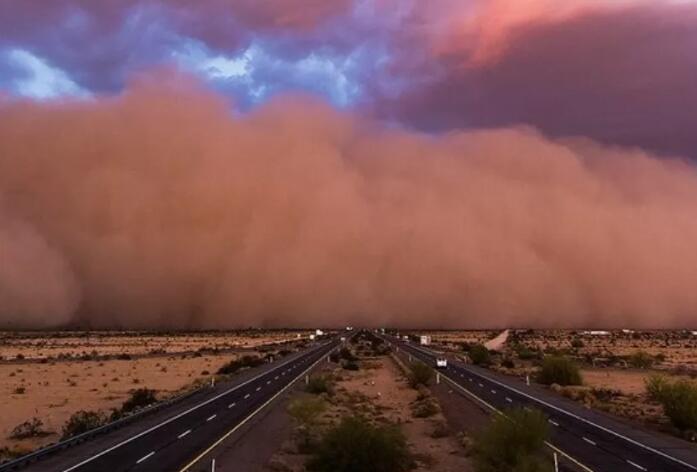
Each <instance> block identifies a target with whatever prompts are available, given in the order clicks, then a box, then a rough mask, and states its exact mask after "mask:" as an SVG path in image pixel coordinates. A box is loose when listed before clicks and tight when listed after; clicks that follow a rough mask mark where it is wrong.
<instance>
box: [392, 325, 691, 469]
mask: <svg viewBox="0 0 697 472" xmlns="http://www.w3.org/2000/svg"><path fill="white" fill-rule="evenodd" d="M385 338H386V339H387V341H388V342H390V343H392V344H394V345H396V346H398V347H399V348H400V349H403V350H404V351H405V352H408V353H409V354H411V355H412V356H413V357H416V358H418V359H420V360H422V361H424V362H426V363H427V364H428V365H432V366H435V359H436V357H440V356H439V354H438V353H436V352H434V351H432V350H430V349H426V348H424V347H423V346H417V345H414V344H413V343H411V342H404V341H402V340H399V339H397V338H394V337H391V336H385ZM441 356H442V355H441ZM440 370H441V373H442V374H443V376H445V377H446V378H447V379H449V380H451V381H452V382H453V383H455V384H456V385H457V386H459V388H461V389H463V390H466V391H467V393H468V394H469V395H472V396H475V397H476V398H477V399H479V400H480V401H482V402H484V403H486V404H487V406H489V407H490V408H492V409H496V410H504V409H506V408H512V407H520V408H536V409H539V410H542V411H543V412H544V413H545V414H546V415H547V416H548V418H549V423H550V426H551V443H552V444H553V445H554V446H555V447H557V448H559V449H560V450H561V451H563V452H564V453H566V454H568V455H569V456H571V457H572V458H574V459H576V460H577V461H578V462H579V463H581V464H582V465H583V466H585V467H586V469H587V470H592V471H594V472H640V471H650V472H695V471H697V452H696V450H695V449H694V448H693V447H691V445H689V444H687V443H685V442H684V441H681V440H679V439H676V438H672V437H668V436H665V435H662V434H660V433H652V432H648V431H643V430H638V429H635V428H632V427H631V426H628V425H626V424H624V423H621V422H620V421H617V420H615V419H613V418H611V417H610V416H609V415H605V414H603V413H601V412H598V411H594V410H589V409H587V408H584V407H582V406H581V405H578V404H576V403H573V402H571V401H569V400H566V399H563V398H559V397H558V396H557V395H555V394H554V393H551V392H548V391H544V390H542V389H540V388H539V387H536V386H527V385H526V384H525V382H521V381H519V380H517V379H513V378H510V377H507V376H503V375H501V374H497V373H494V372H491V371H489V370H486V369H481V368H478V367H476V366H472V365H469V364H465V363H462V362H457V361H452V360H448V367H447V368H445V369H440Z"/></svg>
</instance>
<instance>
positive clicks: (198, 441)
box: [23, 339, 339, 472]
mask: <svg viewBox="0 0 697 472" xmlns="http://www.w3.org/2000/svg"><path fill="white" fill-rule="evenodd" d="M338 345H339V341H338V340H336V339H333V340H331V341H328V342H325V343H323V344H321V345H318V346H313V347H312V348H310V349H308V350H307V351H305V352H303V353H301V354H300V355H297V356H294V357H293V358H291V359H287V360H281V361H277V362H276V363H273V364H269V365H268V366H265V368H263V369H262V370H261V372H259V373H258V374H257V375H255V376H253V377H251V378H249V379H247V380H246V381H244V382H243V383H240V384H237V385H235V386H233V387H231V388H227V389H225V390H223V391H220V390H216V391H215V392H214V393H213V392H212V393H210V394H209V395H207V396H205V397H197V399H196V402H195V403H193V404H192V402H183V404H182V405H180V406H175V407H174V408H175V409H174V410H169V412H168V413H167V415H166V416H164V417H161V418H160V420H159V421H158V422H157V423H155V424H148V421H147V419H145V418H144V419H143V421H142V422H143V427H142V428H140V429H137V428H136V429H135V431H133V432H132V434H131V435H129V436H128V437H125V438H121V437H120V438H119V440H118V442H116V441H111V442H110V441H108V440H105V439H103V438H102V439H101V444H104V446H103V449H98V450H95V448H94V447H92V448H86V450H85V451H83V452H81V451H80V447H76V448H70V449H66V450H65V451H63V452H59V453H57V454H56V455H54V456H51V457H50V458H47V459H46V460H45V461H40V462H37V463H36V464H35V465H34V466H31V467H28V468H25V469H23V470H34V469H36V470H41V471H44V470H52V471H54V470H55V471H58V472H61V471H62V472H73V471H75V472H104V471H109V472H125V471H148V472H158V471H162V472H172V471H179V470H181V469H182V468H183V467H184V466H185V465H187V464H188V463H190V461H191V460H192V459H194V458H195V457H196V456H197V455H198V454H200V453H201V452H202V451H204V450H205V449H206V448H208V447H209V446H210V445H212V444H213V443H215V442H216V441H218V440H219V439H220V438H221V437H223V436H224V435H226V434H227V433H229V432H231V430H233V429H236V428H237V427H239V426H241V425H242V424H243V423H244V422H245V421H246V420H247V419H248V418H250V416H253V415H254V414H255V413H256V412H257V410H259V409H260V408H261V407H262V406H263V405H265V404H266V403H267V402H269V401H271V400H272V399H273V398H275V397H276V396H277V395H278V394H279V393H280V392H281V391H282V390H284V389H285V388H286V387H288V386H290V385H291V384H292V383H293V381H294V380H297V379H298V378H300V377H302V376H303V375H304V373H305V372H306V371H309V369H310V368H311V367H312V366H313V365H314V364H315V363H317V362H319V361H321V360H322V359H323V358H325V357H326V356H327V355H328V354H329V353H330V352H331V351H332V350H333V349H334V348H335V347H336V346H338ZM150 423H152V422H150ZM109 434H111V433H109ZM116 434H118V432H116ZM86 445H87V443H86ZM86 451H88V452H86ZM56 456H62V457H56ZM56 464H61V466H60V467H57V465H56ZM46 467H48V468H46Z"/></svg>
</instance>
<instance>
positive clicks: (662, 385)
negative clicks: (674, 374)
mask: <svg viewBox="0 0 697 472" xmlns="http://www.w3.org/2000/svg"><path fill="white" fill-rule="evenodd" d="M646 391H647V393H648V395H649V397H650V398H652V399H654V400H656V401H658V402H659V403H660V404H661V405H662V406H663V412H664V413H665V415H666V416H667V417H668V419H670V422H671V423H672V424H673V426H675V427H676V428H678V429H679V430H681V431H685V430H688V429H697V384H695V383H694V382H691V381H689V380H677V381H670V380H668V379H666V378H665V377H662V376H658V375H654V376H651V377H650V378H649V379H648V380H647V381H646Z"/></svg>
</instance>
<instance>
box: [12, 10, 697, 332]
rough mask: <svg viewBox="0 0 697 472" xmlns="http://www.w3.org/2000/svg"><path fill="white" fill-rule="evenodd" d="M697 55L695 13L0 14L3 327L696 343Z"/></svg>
mask: <svg viewBox="0 0 697 472" xmlns="http://www.w3.org/2000/svg"><path fill="white" fill-rule="evenodd" d="M696 50H697V1H694V0H564V1H563V2H560V1H558V0H431V1H428V2H426V1H420V0H266V1H258V0H198V1H196V2H186V1H183V0H167V1H165V0H102V1H98V2H97V1H92V0H52V1H50V2H46V1H43V0H0V256H2V258H3V262H4V263H3V264H2V265H0V325H2V324H4V325H7V326H23V325H27V326H54V325H61V324H70V323H78V324H83V325H86V326H125V327H131V326H136V327H158V326H162V325H170V324H171V325H173V326H181V327H227V326H238V325H264V326H272V325H273V326H275V325H289V324H296V325H297V324H302V325H318V324H342V323H351V324H359V323H363V324H370V323H378V322H379V323H382V324H396V325H400V324H401V325H431V326H436V327H462V326H483V325H495V326H507V325H511V324H517V325H528V324H529V325H534V326H560V325H561V326H586V325H604V326H615V325H626V324H632V325H635V326H656V325H661V326H687V325H691V324H693V320H697V297H696V296H693V295H692V294H691V293H689V292H692V291H693V290H692V288H691V287H694V285H695V283H697V272H696V270H697V269H694V268H693V267H697V261H693V260H692V259H694V256H693V254H692V253H693V252H694V251H692V242H693V241H694V240H695V237H696V236H697V226H696V225H695V223H693V221H692V220H693V217H692V215H694V214H695V211H697V174H696V171H695V170H694V168H693V167H694V161H695V160H696V159H697V133H696V132H695V130H697V112H696V111H695V110H697V54H695V53H694V52H695V51H696ZM136 124H137V125H138V126H136ZM243 151H244V152H243ZM275 154H278V155H279V156H282V158H280V157H276V156H275ZM366 156H371V157H370V159H367V158H366ZM240 176H244V178H241V177H240ZM317 199H319V200H317ZM270 228H275V229H277V231H276V232H274V231H271V229H270ZM693 262H694V264H693ZM134 273H137V274H139V275H138V276H134V275H133V274H134ZM435 280H438V282H435ZM327 313H334V314H336V315H335V316H331V315H327Z"/></svg>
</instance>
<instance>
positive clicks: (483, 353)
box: [469, 344, 491, 366]
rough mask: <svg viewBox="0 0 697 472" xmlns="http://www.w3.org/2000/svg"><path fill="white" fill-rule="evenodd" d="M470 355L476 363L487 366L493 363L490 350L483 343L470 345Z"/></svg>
mask: <svg viewBox="0 0 697 472" xmlns="http://www.w3.org/2000/svg"><path fill="white" fill-rule="evenodd" d="M469 356H470V359H471V360H472V363H473V364H475V365H481V366H486V365H489V364H490V363H491V354H490V353H489V350H488V349H487V348H486V347H484V346H483V345H481V344H475V345H473V346H472V347H470V350H469Z"/></svg>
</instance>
